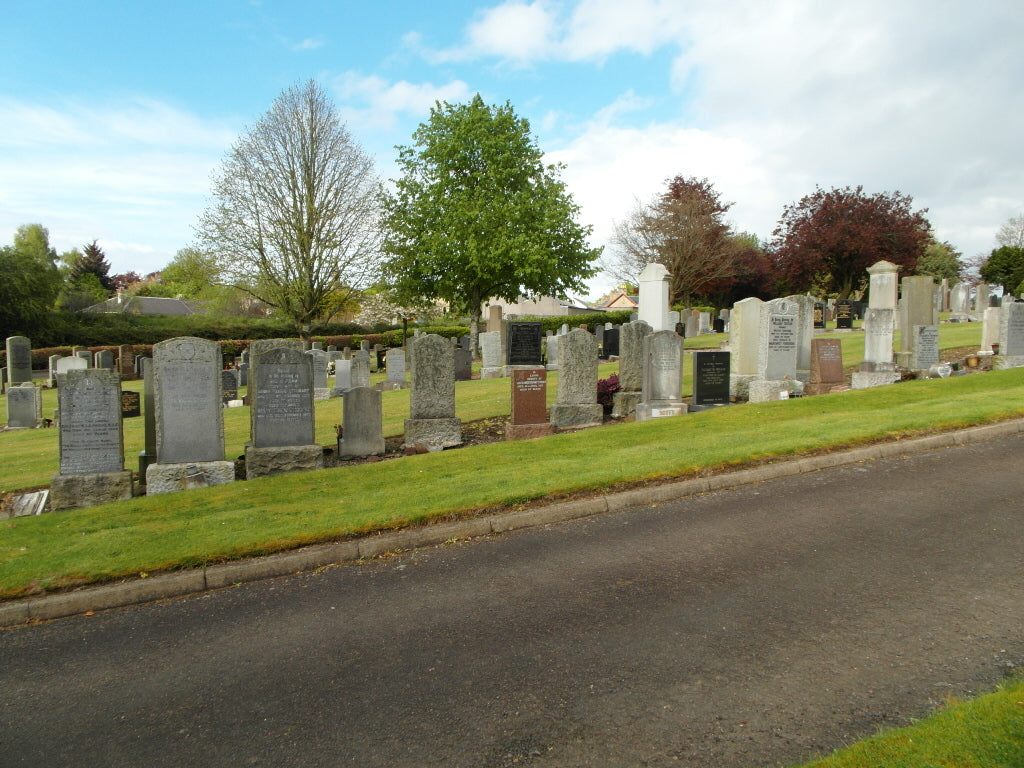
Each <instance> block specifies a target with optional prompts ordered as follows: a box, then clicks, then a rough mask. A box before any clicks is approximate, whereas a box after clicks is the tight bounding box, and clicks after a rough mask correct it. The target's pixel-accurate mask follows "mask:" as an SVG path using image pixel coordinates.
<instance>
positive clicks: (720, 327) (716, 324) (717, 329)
mask: <svg viewBox="0 0 1024 768" xmlns="http://www.w3.org/2000/svg"><path fill="white" fill-rule="evenodd" d="M725 325H726V321H725V320H723V319H722V318H720V317H716V318H715V319H714V321H713V322H712V326H713V327H712V331H713V332H714V333H725Z"/></svg>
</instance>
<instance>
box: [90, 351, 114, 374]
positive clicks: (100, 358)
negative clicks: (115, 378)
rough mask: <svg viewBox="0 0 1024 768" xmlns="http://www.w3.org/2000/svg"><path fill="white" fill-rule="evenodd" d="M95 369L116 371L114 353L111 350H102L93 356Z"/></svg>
mask: <svg viewBox="0 0 1024 768" xmlns="http://www.w3.org/2000/svg"><path fill="white" fill-rule="evenodd" d="M92 364H93V367H94V368H103V369H104V370H107V371H112V370H114V353H113V352H111V351H110V350H109V349H101V350H100V351H98V352H96V353H95V354H94V355H93V363H92Z"/></svg>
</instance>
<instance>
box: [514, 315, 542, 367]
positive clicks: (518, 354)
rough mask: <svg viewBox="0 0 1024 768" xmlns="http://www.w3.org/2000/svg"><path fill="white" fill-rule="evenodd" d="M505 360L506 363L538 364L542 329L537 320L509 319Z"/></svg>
mask: <svg viewBox="0 0 1024 768" xmlns="http://www.w3.org/2000/svg"><path fill="white" fill-rule="evenodd" d="M506 335H507V347H506V352H505V360H506V362H507V364H508V365H540V364H541V363H542V360H543V352H542V347H541V344H542V340H543V338H544V329H543V326H542V325H541V323H539V322H525V321H511V320H510V321H509V322H508V324H507V329H506Z"/></svg>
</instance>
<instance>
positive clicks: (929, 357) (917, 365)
mask: <svg viewBox="0 0 1024 768" xmlns="http://www.w3.org/2000/svg"><path fill="white" fill-rule="evenodd" d="M905 333H906V332H905ZM906 335H907V336H909V337H910V339H911V344H910V366H909V367H910V368H911V369H912V370H915V371H926V370H928V369H929V368H931V367H932V366H933V365H938V364H939V326H937V325H915V326H913V327H912V328H911V332H910V333H906Z"/></svg>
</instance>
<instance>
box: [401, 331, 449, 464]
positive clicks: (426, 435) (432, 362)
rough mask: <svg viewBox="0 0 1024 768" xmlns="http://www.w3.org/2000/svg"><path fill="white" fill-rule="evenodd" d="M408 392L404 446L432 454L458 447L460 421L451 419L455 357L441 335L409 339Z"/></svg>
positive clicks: (426, 335) (427, 335)
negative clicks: (409, 366) (411, 356)
mask: <svg viewBox="0 0 1024 768" xmlns="http://www.w3.org/2000/svg"><path fill="white" fill-rule="evenodd" d="M412 346H413V348H414V350H415V352H414V354H413V368H412V389H411V392H410V393H409V418H408V419H406V421H405V445H406V447H411V446H423V447H426V448H427V449H428V450H431V451H435V450H441V449H443V448H451V447H453V446H456V445H461V444H462V422H461V421H460V420H459V419H458V418H457V417H456V416H455V356H454V351H453V350H452V345H451V344H449V343H448V340H447V339H445V338H444V337H443V336H438V335H437V334H433V333H428V334H425V335H423V336H419V337H417V338H415V339H413V340H412Z"/></svg>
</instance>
